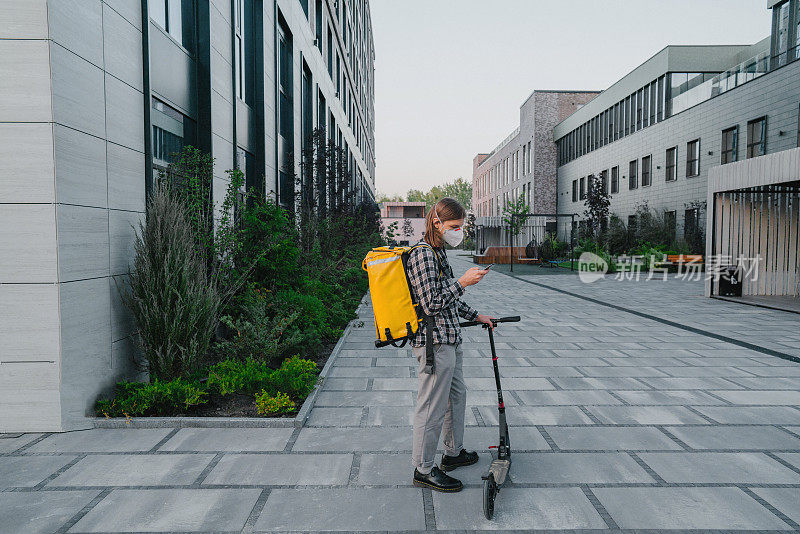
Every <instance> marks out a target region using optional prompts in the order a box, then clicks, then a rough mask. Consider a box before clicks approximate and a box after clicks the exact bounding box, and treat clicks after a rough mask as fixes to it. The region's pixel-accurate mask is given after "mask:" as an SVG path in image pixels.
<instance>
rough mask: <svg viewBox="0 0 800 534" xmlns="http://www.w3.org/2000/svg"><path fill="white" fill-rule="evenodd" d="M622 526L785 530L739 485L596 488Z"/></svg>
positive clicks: (607, 507) (606, 506)
mask: <svg viewBox="0 0 800 534" xmlns="http://www.w3.org/2000/svg"><path fill="white" fill-rule="evenodd" d="M592 492H593V493H594V494H595V495H596V496H597V499H598V500H599V501H600V503H601V504H602V505H603V506H604V507H605V509H606V510H607V511H608V513H609V514H610V515H611V517H612V518H613V519H614V521H616V523H617V524H618V525H619V526H620V527H621V528H630V529H720V530H724V529H730V530H734V529H741V530H759V529H761V530H783V529H788V528H789V527H788V525H787V524H786V523H784V522H783V521H781V520H780V519H779V518H778V517H777V516H775V515H774V514H772V513H771V512H770V511H769V510H767V509H766V508H764V507H763V506H761V505H760V504H759V503H758V502H757V501H756V500H755V499H753V498H751V497H749V496H748V495H747V494H745V493H744V492H743V491H742V490H740V489H738V488H592Z"/></svg>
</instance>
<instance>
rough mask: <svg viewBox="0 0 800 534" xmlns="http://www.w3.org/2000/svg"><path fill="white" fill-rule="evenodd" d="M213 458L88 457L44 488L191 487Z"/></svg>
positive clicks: (159, 456)
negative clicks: (189, 485)
mask: <svg viewBox="0 0 800 534" xmlns="http://www.w3.org/2000/svg"><path fill="white" fill-rule="evenodd" d="M213 458H214V455H213V454H131V455H125V454H91V455H89V456H86V457H85V458H82V459H81V460H80V461H78V463H76V464H75V465H73V466H71V467H70V468H69V469H67V470H66V471H64V472H63V473H61V474H60V475H58V476H57V477H56V478H55V479H54V480H52V481H50V482H48V484H47V485H48V486H51V487H59V486H84V487H88V486H166V485H186V484H192V483H193V482H194V481H195V480H196V479H197V477H198V476H199V475H200V473H202V472H203V469H205V467H206V466H207V465H208V464H209V462H211V460H212V459H213Z"/></svg>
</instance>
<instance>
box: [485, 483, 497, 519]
mask: <svg viewBox="0 0 800 534" xmlns="http://www.w3.org/2000/svg"><path fill="white" fill-rule="evenodd" d="M496 495H497V484H496V483H495V481H494V475H493V474H490V475H489V476H488V477H486V479H485V480H484V481H483V515H484V516H486V519H491V518H492V517H493V516H494V498H495V496H496Z"/></svg>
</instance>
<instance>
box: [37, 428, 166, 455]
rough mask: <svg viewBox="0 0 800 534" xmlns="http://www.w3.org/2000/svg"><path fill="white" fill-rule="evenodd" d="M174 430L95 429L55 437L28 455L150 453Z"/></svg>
mask: <svg viewBox="0 0 800 534" xmlns="http://www.w3.org/2000/svg"><path fill="white" fill-rule="evenodd" d="M171 431H172V429H171V428H93V429H90V430H75V431H73V432H64V433H61V434H51V435H49V436H47V437H46V438H44V439H43V440H42V441H40V442H38V443H35V444H33V445H32V446H30V447H29V448H27V449H26V451H28V452H136V451H149V450H150V449H152V448H153V447H155V446H156V445H157V444H158V442H159V441H161V440H162V439H163V438H165V437H166V436H167V434H169V433H170V432H171Z"/></svg>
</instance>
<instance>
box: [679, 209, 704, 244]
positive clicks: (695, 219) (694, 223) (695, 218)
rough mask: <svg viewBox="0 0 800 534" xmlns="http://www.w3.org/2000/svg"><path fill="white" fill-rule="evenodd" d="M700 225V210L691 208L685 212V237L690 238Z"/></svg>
mask: <svg viewBox="0 0 800 534" xmlns="http://www.w3.org/2000/svg"><path fill="white" fill-rule="evenodd" d="M699 227H700V210H699V209H698V208H689V209H688V210H685V211H684V212H683V237H684V239H687V240H689V239H690V237H691V236H693V235H695V234H696V232H697V230H698V228H699Z"/></svg>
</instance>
